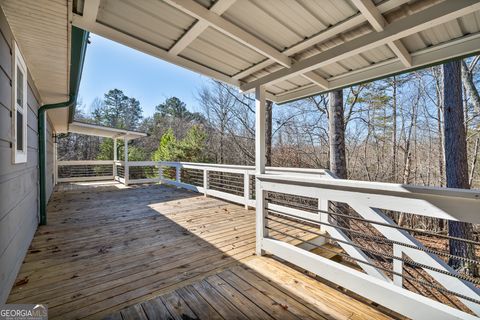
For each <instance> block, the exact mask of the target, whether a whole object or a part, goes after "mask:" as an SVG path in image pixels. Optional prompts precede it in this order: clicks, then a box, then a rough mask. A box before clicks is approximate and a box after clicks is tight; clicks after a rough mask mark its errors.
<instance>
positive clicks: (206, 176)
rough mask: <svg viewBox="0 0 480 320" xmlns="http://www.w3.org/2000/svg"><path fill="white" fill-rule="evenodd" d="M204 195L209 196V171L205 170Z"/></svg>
mask: <svg viewBox="0 0 480 320" xmlns="http://www.w3.org/2000/svg"><path fill="white" fill-rule="evenodd" d="M203 195H204V196H205V197H206V196H207V195H208V170H207V169H205V170H203Z"/></svg>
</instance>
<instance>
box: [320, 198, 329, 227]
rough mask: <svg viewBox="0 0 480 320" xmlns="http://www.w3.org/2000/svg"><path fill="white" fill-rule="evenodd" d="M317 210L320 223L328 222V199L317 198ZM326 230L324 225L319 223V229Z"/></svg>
mask: <svg viewBox="0 0 480 320" xmlns="http://www.w3.org/2000/svg"><path fill="white" fill-rule="evenodd" d="M318 210H320V212H319V215H320V216H319V217H318V218H319V220H320V222H322V223H328V213H327V212H328V200H325V199H318ZM325 230H326V225H324V224H321V225H320V231H321V232H325Z"/></svg>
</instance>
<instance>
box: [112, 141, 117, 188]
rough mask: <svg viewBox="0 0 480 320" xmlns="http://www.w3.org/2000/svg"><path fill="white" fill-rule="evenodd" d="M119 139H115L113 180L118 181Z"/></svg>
mask: <svg viewBox="0 0 480 320" xmlns="http://www.w3.org/2000/svg"><path fill="white" fill-rule="evenodd" d="M117 160H118V159H117V138H113V180H116V179H117V165H116V162H117Z"/></svg>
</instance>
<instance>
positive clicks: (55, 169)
mask: <svg viewBox="0 0 480 320" xmlns="http://www.w3.org/2000/svg"><path fill="white" fill-rule="evenodd" d="M53 139H54V140H53V185H54V186H55V185H57V181H58V143H57V134H56V133H55V137H54V138H53Z"/></svg>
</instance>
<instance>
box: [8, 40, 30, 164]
mask: <svg viewBox="0 0 480 320" xmlns="http://www.w3.org/2000/svg"><path fill="white" fill-rule="evenodd" d="M13 44H14V45H13V46H14V50H13V52H12V137H13V148H12V160H13V163H25V162H27V153H28V146H27V141H28V140H27V119H28V103H27V90H28V87H27V83H28V72H27V66H26V64H25V60H24V59H23V57H22V54H21V53H20V50H19V49H18V46H17V43H16V42H15V41H14V43H13ZM17 68H19V69H20V70H22V72H23V83H21V84H18V83H17ZM18 85H22V86H23V91H22V92H23V99H22V101H23V106H18V105H17V86H18ZM17 111H19V112H20V113H22V115H23V117H22V119H23V141H22V142H23V143H22V146H23V150H17V141H18V140H17Z"/></svg>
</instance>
